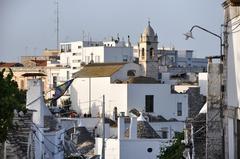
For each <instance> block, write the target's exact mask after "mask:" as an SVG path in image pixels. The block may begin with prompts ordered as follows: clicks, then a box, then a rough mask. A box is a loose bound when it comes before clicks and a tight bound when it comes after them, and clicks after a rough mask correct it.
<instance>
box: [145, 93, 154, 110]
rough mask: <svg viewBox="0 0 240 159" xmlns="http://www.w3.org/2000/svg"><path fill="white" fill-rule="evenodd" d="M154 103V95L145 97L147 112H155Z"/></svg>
mask: <svg viewBox="0 0 240 159" xmlns="http://www.w3.org/2000/svg"><path fill="white" fill-rule="evenodd" d="M153 103H154V96H153V95H146V96H145V109H146V112H153Z"/></svg>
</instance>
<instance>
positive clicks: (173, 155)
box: [160, 133, 185, 159]
mask: <svg viewBox="0 0 240 159" xmlns="http://www.w3.org/2000/svg"><path fill="white" fill-rule="evenodd" d="M175 138H176V140H175V142H174V143H173V145H172V146H170V147H168V148H167V149H166V150H164V151H163V152H161V154H162V155H161V156H160V159H182V158H183V157H182V156H183V151H184V148H185V146H184V144H182V143H181V141H182V140H183V138H184V134H183V133H177V134H176V136H175Z"/></svg>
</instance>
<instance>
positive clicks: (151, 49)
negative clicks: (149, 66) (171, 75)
mask: <svg viewBox="0 0 240 159" xmlns="http://www.w3.org/2000/svg"><path fill="white" fill-rule="evenodd" d="M153 57H154V49H153V48H150V58H151V59H153Z"/></svg>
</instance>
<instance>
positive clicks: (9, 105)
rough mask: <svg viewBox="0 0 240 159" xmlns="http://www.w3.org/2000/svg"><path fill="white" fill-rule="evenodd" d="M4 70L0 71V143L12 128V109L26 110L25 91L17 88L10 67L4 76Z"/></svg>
mask: <svg viewBox="0 0 240 159" xmlns="http://www.w3.org/2000/svg"><path fill="white" fill-rule="evenodd" d="M4 72H5V69H2V71H0V143H3V142H4V141H5V140H6V139H7V133H8V130H9V129H11V128H12V125H13V123H12V120H13V117H14V110H17V111H24V112H25V110H26V107H25V104H26V92H25V91H23V90H19V89H18V85H17V82H16V81H14V80H13V79H12V78H13V72H12V70H11V69H9V73H8V75H7V76H5V77H4Z"/></svg>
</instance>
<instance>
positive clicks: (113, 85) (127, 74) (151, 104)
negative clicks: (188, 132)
mask: <svg viewBox="0 0 240 159" xmlns="http://www.w3.org/2000/svg"><path fill="white" fill-rule="evenodd" d="M142 74H143V73H142V71H141V66H139V65H138V64H134V63H117V64H116V63H115V64H109V63H108V64H92V65H87V66H85V67H84V68H83V69H82V70H80V71H79V72H77V73H76V74H75V75H74V77H75V78H76V79H75V80H74V82H73V83H72V87H71V101H72V107H73V108H74V109H75V110H76V111H77V112H78V113H81V114H89V113H91V114H92V116H99V115H100V114H101V106H102V96H103V95H105V97H106V101H105V106H106V108H105V110H106V114H107V116H110V117H112V116H113V110H114V108H115V107H116V108H117V111H118V112H125V114H126V115H128V114H129V111H130V110H131V109H133V108H135V109H137V110H139V111H143V112H147V113H150V114H153V115H162V116H163V117H164V118H166V119H170V118H175V119H177V120H180V121H184V120H185V119H186V117H187V114H188V110H187V107H188V96H187V95H186V94H178V93H171V85H168V84H160V83H159V82H158V81H156V80H155V79H153V78H147V77H142V76H141V75H142ZM139 76H141V77H139Z"/></svg>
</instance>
